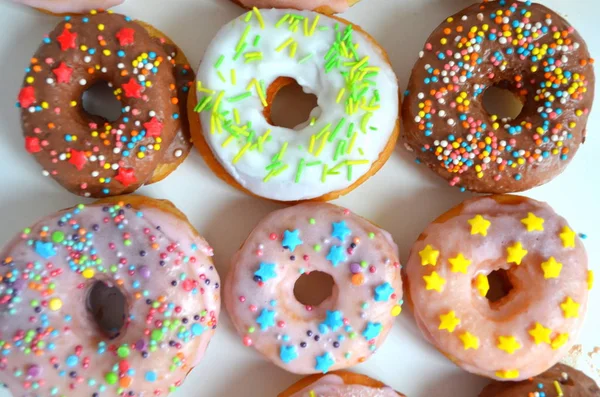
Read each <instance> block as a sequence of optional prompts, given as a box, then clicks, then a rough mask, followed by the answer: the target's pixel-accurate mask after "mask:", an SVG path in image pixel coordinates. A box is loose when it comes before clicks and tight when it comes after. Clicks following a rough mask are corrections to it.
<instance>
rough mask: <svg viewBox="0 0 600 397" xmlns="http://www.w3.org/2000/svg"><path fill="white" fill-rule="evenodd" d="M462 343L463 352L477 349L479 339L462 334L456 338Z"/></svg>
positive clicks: (467, 333) (468, 333)
mask: <svg viewBox="0 0 600 397" xmlns="http://www.w3.org/2000/svg"><path fill="white" fill-rule="evenodd" d="M458 337H459V338H460V340H461V341H462V343H463V347H464V349H465V350H469V349H473V350H477V349H479V338H478V337H476V336H475V335H473V334H472V333H470V332H463V333H462V334H460V335H459V336H458Z"/></svg>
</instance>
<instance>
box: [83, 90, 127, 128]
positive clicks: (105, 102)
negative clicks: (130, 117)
mask: <svg viewBox="0 0 600 397" xmlns="http://www.w3.org/2000/svg"><path fill="white" fill-rule="evenodd" d="M81 106H82V107H83V110H84V111H85V112H86V113H87V114H88V115H89V116H99V117H102V118H103V119H104V120H106V121H116V120H118V119H119V117H121V109H122V107H123V106H122V105H121V102H120V101H119V100H118V99H117V98H116V97H115V94H114V89H113V88H112V87H111V86H109V85H108V82H106V81H102V80H101V81H98V82H96V83H95V84H93V85H92V86H91V87H90V88H88V89H87V90H85V91H84V92H83V94H82V95H81Z"/></svg>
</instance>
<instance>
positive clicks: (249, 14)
mask: <svg viewBox="0 0 600 397" xmlns="http://www.w3.org/2000/svg"><path fill="white" fill-rule="evenodd" d="M250 19H252V11H248V13H247V14H246V16H245V17H244V22H250Z"/></svg>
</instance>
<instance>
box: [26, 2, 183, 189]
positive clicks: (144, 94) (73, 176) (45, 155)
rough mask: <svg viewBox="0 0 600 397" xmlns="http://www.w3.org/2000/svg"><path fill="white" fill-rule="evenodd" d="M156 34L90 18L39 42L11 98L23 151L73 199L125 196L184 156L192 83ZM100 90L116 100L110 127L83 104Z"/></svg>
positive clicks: (99, 15)
mask: <svg viewBox="0 0 600 397" xmlns="http://www.w3.org/2000/svg"><path fill="white" fill-rule="evenodd" d="M186 62H187V61H186V59H185V56H183V54H182V53H181V51H180V50H179V49H178V48H177V47H176V46H175V45H174V44H173V42H172V41H171V40H170V39H168V38H167V37H166V36H164V35H163V34H162V33H161V32H159V31H158V30H157V29H155V28H153V27H151V26H150V25H147V24H141V23H138V22H135V21H133V20H131V19H130V18H129V17H126V16H123V15H119V14H115V13H112V12H111V11H108V12H96V11H92V12H91V13H90V14H89V15H80V16H67V17H65V18H64V20H63V21H62V22H61V23H59V24H58V26H57V27H56V28H55V29H54V30H53V31H52V32H51V33H50V34H49V35H48V37H45V38H44V40H43V43H42V45H41V46H40V48H39V49H38V50H37V52H36V54H35V55H34V57H33V58H32V60H31V64H30V66H29V67H27V68H26V76H25V80H24V83H23V87H22V88H21V90H20V92H19V95H18V102H17V107H19V108H21V121H22V126H23V133H24V135H25V149H26V150H27V152H29V153H30V154H32V155H33V156H34V157H35V159H36V160H37V161H38V162H39V163H40V165H41V166H42V167H43V174H44V175H47V176H51V177H52V178H54V179H55V180H56V181H57V182H58V183H60V184H61V185H62V186H63V187H65V188H66V189H68V190H69V191H71V192H72V193H75V194H78V195H81V196H85V197H105V196H112V195H118V194H122V193H129V192H133V191H134V190H136V189H137V188H138V187H140V186H141V185H143V184H145V183H153V182H156V181H159V180H161V179H163V178H165V177H166V176H167V175H168V174H170V173H171V172H172V171H174V170H175V169H176V168H177V166H178V165H179V164H180V163H181V162H182V161H183V159H184V158H185V157H186V156H187V153H189V150H190V148H191V144H190V143H189V139H190V138H189V125H187V119H188V118H187V94H188V91H190V89H189V87H190V86H191V85H192V84H193V80H194V79H195V75H194V73H193V71H192V70H191V69H190V67H189V66H188V65H187V63H186ZM101 82H106V83H108V85H109V86H110V87H111V88H113V89H114V94H115V97H116V98H117V99H118V100H119V101H120V102H121V104H122V106H123V107H122V110H121V116H120V117H119V119H118V120H116V121H113V122H111V121H108V120H106V119H104V118H102V117H99V116H92V115H90V114H88V113H87V112H86V111H85V110H84V109H83V106H82V100H81V97H82V95H83V93H84V92H85V91H87V90H88V89H89V88H90V87H92V86H94V85H96V84H98V83H101Z"/></svg>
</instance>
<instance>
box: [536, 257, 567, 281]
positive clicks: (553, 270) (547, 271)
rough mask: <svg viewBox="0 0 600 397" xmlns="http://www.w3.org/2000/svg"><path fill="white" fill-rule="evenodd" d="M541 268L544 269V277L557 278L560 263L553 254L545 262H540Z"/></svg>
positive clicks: (560, 266)
mask: <svg viewBox="0 0 600 397" xmlns="http://www.w3.org/2000/svg"><path fill="white" fill-rule="evenodd" d="M541 266H542V270H543V271H544V278H545V279H549V278H558V276H560V271H561V270H562V266H563V265H562V263H560V262H557V261H556V259H554V257H553V256H551V257H550V259H548V260H547V261H546V262H543V263H542V265H541Z"/></svg>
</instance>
